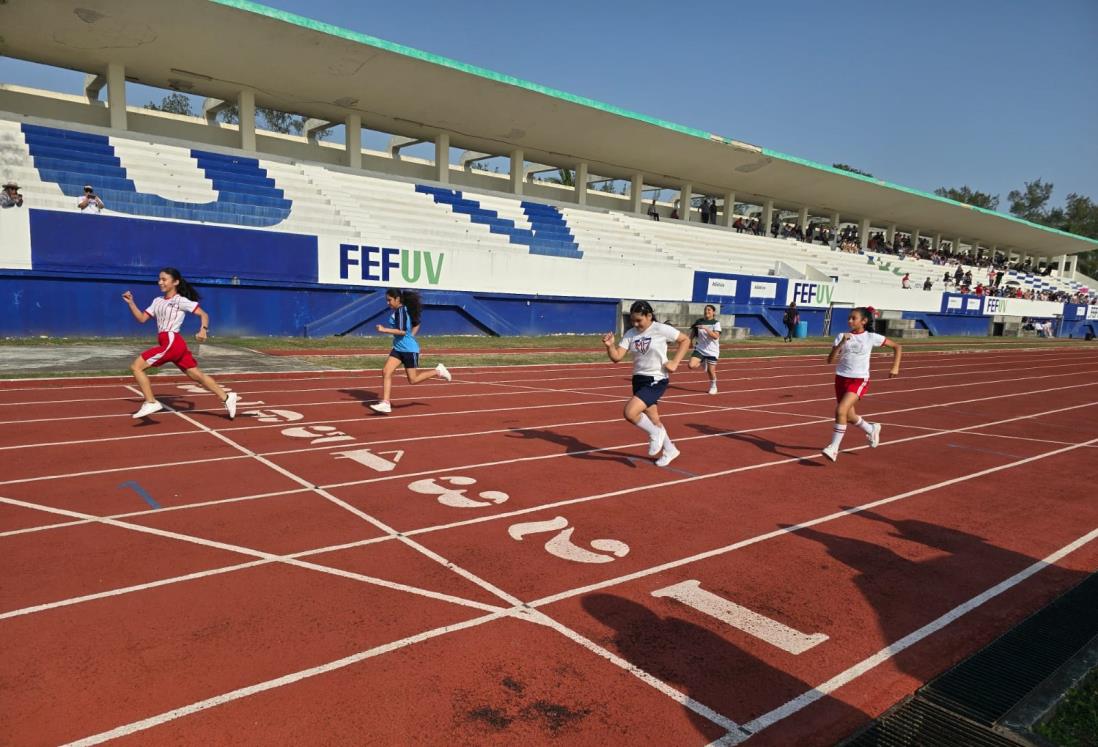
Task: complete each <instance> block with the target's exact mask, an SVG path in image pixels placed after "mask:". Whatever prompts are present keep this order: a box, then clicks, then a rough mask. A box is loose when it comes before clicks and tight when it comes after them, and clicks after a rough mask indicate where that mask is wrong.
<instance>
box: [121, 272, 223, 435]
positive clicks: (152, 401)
mask: <svg viewBox="0 0 1098 747" xmlns="http://www.w3.org/2000/svg"><path fill="white" fill-rule="evenodd" d="M159 285H160V290H161V291H162V292H163V293H164V295H163V296H161V297H160V298H155V299H153V302H152V303H150V304H149V307H148V308H147V309H145V310H144V311H141V309H139V308H137V305H136V304H135V303H134V302H133V294H132V293H130V292H129V291H126V292H125V293H123V294H122V299H123V300H124V301H125V302H126V303H127V304H129V307H130V313H131V314H133V317H134V319H136V320H137V321H138V322H140V323H141V324H144V323H145V322H147V321H149V319H156V329H157V342H158V344H157V346H156V347H154V348H149V349H148V350H146V351H145V352H144V353H142V354H141V355H139V356H137V357H136V358H134V361H133V363H132V364H131V365H130V370H131V371H133V377H134V378H135V379H137V384H138V386H140V387H141V393H142V394H144V395H145V403H144V404H143V405H141V409H139V410H138V411H137V412H136V413H134V415H133V417H134V418H135V419H136V418H143V417H146V416H148V415H152V414H153V413H154V412H159V411H160V410H163V409H164V406H163V405H162V404H160V403H159V402H157V401H156V398H155V397H153V391H152V384H151V383H149V375H148V374H147V373H145V370H146V369H148V368H150V367H152V366H162V365H164V364H165V363H174V364H175V365H176V366H177V367H178V368H179V370H180V371H182V372H183V373H185V374H187V376H189V377H190V378H192V379H193V380H195V381H197V382H198V383H199V384H201V385H202V386H204V387H206V388H207V389H209V390H210V391H211V392H213V393H214V394H216V395H217V396H218V398H219V399H220V400H221V401H222V402H224V403H225V409H226V410H228V411H229V419H230V420H231V419H233V418H235V417H236V400H237V396H236V394H235V393H234V392H226V391H225V390H224V389H222V388H221V387H220V386H218V385H217V382H216V381H214V380H213V378H211V377H210V376H208V375H207V374H204V373H202V371H200V370H199V368H198V363H197V362H196V361H195V359H194V356H193V355H191V351H190V350H188V349H187V341H186V340H184V339H183V335H181V334H179V330H180V329H181V328H182V327H183V319H184V318H185V317H186V316H187V314H189V313H190V314H195V315H197V316H198V318H199V319H201V320H202V327H201V328H200V329H199V330H198V334H197V335H195V339H196V340H198V341H199V342H205V340H206V332H207V331H208V330H209V328H210V317H209V316H208V315H207V314H206V312H205V311H204V310H203V309H201V308H199V306H198V291H196V290H195V289H194V288H193V287H191V284H190V283H188V282H187V281H186V280H184V279H183V276H182V275H180V274H179V270H177V269H175V268H174V267H165V268H164V269H163V270H161V271H160V280H159Z"/></svg>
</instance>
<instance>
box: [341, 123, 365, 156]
mask: <svg viewBox="0 0 1098 747" xmlns="http://www.w3.org/2000/svg"><path fill="white" fill-rule="evenodd" d="M343 129H344V138H343V147H344V149H345V150H346V152H347V165H348V166H350V167H351V168H352V169H361V168H362V115H361V114H348V115H347V119H346V120H344V122H343Z"/></svg>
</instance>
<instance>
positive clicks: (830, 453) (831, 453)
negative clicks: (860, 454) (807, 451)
mask: <svg viewBox="0 0 1098 747" xmlns="http://www.w3.org/2000/svg"><path fill="white" fill-rule="evenodd" d="M821 453H822V454H823V455H824V456H825V457H827V458H828V459H830V460H831V461H833V462H834V461H835V460H836V459H838V458H839V450H838V449H837V448H834V447H832V446H827V447H825V448H824V449H823V451H822V452H821Z"/></svg>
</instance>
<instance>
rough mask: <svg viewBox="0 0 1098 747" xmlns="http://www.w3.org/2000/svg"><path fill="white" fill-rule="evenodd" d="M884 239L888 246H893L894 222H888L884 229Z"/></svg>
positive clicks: (894, 236)
mask: <svg viewBox="0 0 1098 747" xmlns="http://www.w3.org/2000/svg"><path fill="white" fill-rule="evenodd" d="M885 241H887V242H888V245H889V246H893V245H894V244H895V243H896V224H895V223H889V224H888V228H887V229H885Z"/></svg>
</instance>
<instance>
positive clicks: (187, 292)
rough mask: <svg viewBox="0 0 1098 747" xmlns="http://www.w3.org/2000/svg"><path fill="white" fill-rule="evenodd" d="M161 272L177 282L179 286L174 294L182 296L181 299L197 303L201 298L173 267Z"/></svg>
mask: <svg viewBox="0 0 1098 747" xmlns="http://www.w3.org/2000/svg"><path fill="white" fill-rule="evenodd" d="M160 271H161V272H163V273H165V274H167V275H171V276H172V279H173V280H178V281H179V286H178V287H177V288H176V289H175V292H176V293H178V294H179V295H181V296H183V298H189V299H191V300H192V301H197V300H198V299H199V298H201V296H199V295H198V291H196V290H195V289H194V286H193V285H191V284H190V283H188V282H187V281H186V280H185V279H184V278H183V276H182V275H180V274H179V270H177V269H175V268H174V267H165V268H163V269H162V270H160Z"/></svg>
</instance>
